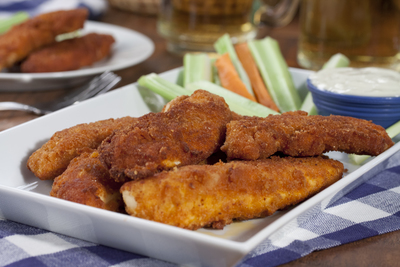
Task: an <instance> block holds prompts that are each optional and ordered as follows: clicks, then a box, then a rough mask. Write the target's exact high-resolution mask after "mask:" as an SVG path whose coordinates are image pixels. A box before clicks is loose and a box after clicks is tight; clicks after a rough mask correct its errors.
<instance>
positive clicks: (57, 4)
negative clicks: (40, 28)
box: [0, 0, 108, 20]
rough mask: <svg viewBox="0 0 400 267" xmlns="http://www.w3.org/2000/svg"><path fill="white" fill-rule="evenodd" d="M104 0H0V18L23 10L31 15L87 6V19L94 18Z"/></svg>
mask: <svg viewBox="0 0 400 267" xmlns="http://www.w3.org/2000/svg"><path fill="white" fill-rule="evenodd" d="M107 6H108V2H107V1H106V0H0V18H5V17H8V16H10V15H12V14H14V13H15V12H18V11H25V12H27V13H29V15H30V16H31V17H33V16H36V15H38V14H42V13H47V12H52V11H56V10H60V9H66V10H69V9H74V8H87V9H88V10H89V19H92V20H96V19H98V18H99V17H100V16H101V14H103V12H104V11H105V10H106V8H107Z"/></svg>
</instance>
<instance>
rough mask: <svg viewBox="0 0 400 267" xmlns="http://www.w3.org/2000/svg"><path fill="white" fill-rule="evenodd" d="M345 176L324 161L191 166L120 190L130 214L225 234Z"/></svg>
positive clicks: (339, 166) (335, 163)
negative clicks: (242, 222) (234, 224)
mask: <svg viewBox="0 0 400 267" xmlns="http://www.w3.org/2000/svg"><path fill="white" fill-rule="evenodd" d="M342 175H343V164H342V163H340V162H339V161H336V160H332V159H328V158H323V157H322V156H319V157H308V158H292V157H286V158H280V157H276V156H273V157H272V158H270V159H264V160H256V161H232V162H229V163H222V162H221V163H217V164H215V165H191V166H184V167H181V168H176V169H174V170H173V171H169V172H162V173H159V174H156V175H154V176H152V177H148V178H147V179H143V180H139V181H131V182H127V183H125V184H124V185H123V186H122V187H121V193H122V197H123V200H124V203H125V206H126V207H125V209H126V211H127V212H128V214H130V215H132V216H136V217H139V218H143V219H147V220H152V221H157V222H161V223H165V224H169V225H173V226H177V227H181V228H186V229H191V230H196V229H198V228H201V227H205V226H209V227H212V228H216V229H221V228H223V227H224V226H225V225H227V224H230V223H232V221H233V220H247V219H252V218H260V217H265V216H268V215H271V214H273V213H274V212H275V211H277V210H280V209H283V208H285V207H287V206H290V205H294V204H297V203H299V202H301V201H303V200H305V199H307V198H309V197H311V196H312V195H314V194H316V193H317V192H319V191H321V190H322V189H324V188H326V187H328V186H329V185H331V184H332V183H334V182H336V181H337V180H339V179H340V178H341V177H342Z"/></svg>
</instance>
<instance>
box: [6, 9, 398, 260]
mask: <svg viewBox="0 0 400 267" xmlns="http://www.w3.org/2000/svg"><path fill="white" fill-rule="evenodd" d="M101 21H103V22H106V23H110V24H115V25H119V26H123V27H126V28H130V29H133V30H135V31H138V32H141V33H143V34H145V35H147V36H148V37H150V38H151V39H152V40H153V42H154V43H155V52H154V54H153V55H152V56H151V57H150V58H149V59H148V60H146V61H145V62H143V63H141V64H139V65H136V66H133V67H130V68H127V69H124V70H121V71H117V72H116V73H117V74H118V75H120V76H121V77H122V81H121V82H120V84H119V85H118V86H119V87H120V86H123V85H127V84H130V83H134V82H136V81H137V79H138V78H139V77H140V76H141V75H144V74H148V73H150V72H155V73H161V72H164V71H167V70H170V69H173V68H176V67H179V66H182V58H180V57H178V56H175V55H172V54H170V53H168V52H167V51H166V43H165V41H164V39H163V38H161V37H160V36H159V35H158V33H157V30H156V18H155V17H154V16H140V15H135V14H133V13H130V12H125V11H120V10H117V9H114V8H110V9H109V10H108V11H107V12H106V13H105V14H104V16H103V17H102V19H101ZM266 35H270V36H271V37H273V38H275V39H277V40H278V41H279V44H280V47H281V50H282V53H283V55H284V57H285V59H286V61H287V63H288V65H289V66H290V67H299V65H298V63H297V61H296V52H297V35H298V18H295V20H294V21H293V22H292V23H290V24H289V25H288V26H285V27H282V28H277V29H268V28H264V29H262V30H260V32H259V37H264V36H266ZM64 92H65V89H64V90H62V89H58V90H52V91H45V92H23V93H0V101H19V102H22V103H26V104H35V103H38V102H40V101H46V100H52V99H54V98H55V97H57V96H59V95H61V94H63V93H64ZM36 117H37V116H35V115H32V114H26V113H22V112H14V111H12V112H11V111H10V112H8V111H7V112H0V131H2V130H5V129H8V128H10V127H13V126H16V125H18V124H21V123H23V122H26V121H29V120H32V119H35V118H36ZM399 251H400V231H395V232H392V233H388V234H384V235H380V236H376V237H372V238H367V239H364V240H361V241H357V242H354V243H350V244H347V245H342V246H339V247H335V248H331V249H327V250H322V251H317V252H313V253H311V254H310V255H308V256H305V257H303V258H301V259H299V260H296V261H293V262H290V263H288V264H286V265H284V266H322V265H324V266H341V267H342V266H352V267H355V266H399V265H400V252H399Z"/></svg>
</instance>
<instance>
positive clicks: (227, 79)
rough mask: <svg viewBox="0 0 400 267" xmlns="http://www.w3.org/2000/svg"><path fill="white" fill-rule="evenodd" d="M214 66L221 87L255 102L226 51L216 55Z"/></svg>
mask: <svg viewBox="0 0 400 267" xmlns="http://www.w3.org/2000/svg"><path fill="white" fill-rule="evenodd" d="M215 66H216V67H217V69H218V76H219V79H220V82H221V85H222V87H224V88H225V89H228V90H229V91H232V92H234V93H237V94H239V95H241V96H244V97H246V98H248V99H250V100H252V101H254V102H257V100H256V99H255V97H254V96H252V95H251V94H250V93H249V91H247V89H246V86H245V85H244V83H243V82H242V80H241V79H240V77H239V74H238V73H237V72H236V69H235V67H234V66H233V64H232V61H231V59H230V57H229V54H228V53H225V54H223V55H221V56H220V57H218V59H217V60H216V61H215Z"/></svg>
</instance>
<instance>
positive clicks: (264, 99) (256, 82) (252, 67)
mask: <svg viewBox="0 0 400 267" xmlns="http://www.w3.org/2000/svg"><path fill="white" fill-rule="evenodd" d="M235 50H236V54H237V55H238V58H239V60H240V62H241V63H242V65H243V68H244V70H245V71H246V73H247V75H248V76H249V79H250V82H251V86H252V87H253V91H254V94H255V95H256V97H257V101H258V103H260V104H261V105H264V106H266V107H269V108H270V109H273V110H275V111H278V112H279V108H278V106H277V105H276V104H275V102H274V100H273V99H272V98H271V96H270V95H269V93H268V89H267V87H266V85H265V84H264V81H263V80H262V78H261V75H260V72H259V71H258V68H257V65H256V62H255V61H254V59H253V56H252V55H251V52H250V49H249V47H248V45H247V43H241V44H237V45H235Z"/></svg>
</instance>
